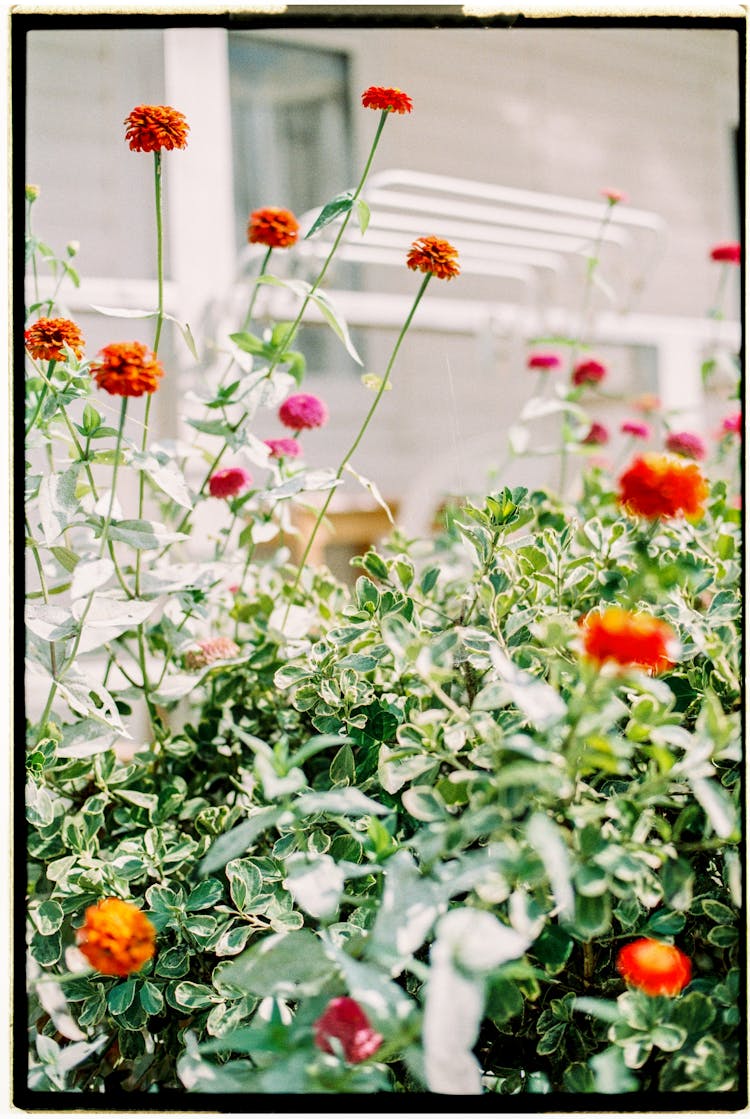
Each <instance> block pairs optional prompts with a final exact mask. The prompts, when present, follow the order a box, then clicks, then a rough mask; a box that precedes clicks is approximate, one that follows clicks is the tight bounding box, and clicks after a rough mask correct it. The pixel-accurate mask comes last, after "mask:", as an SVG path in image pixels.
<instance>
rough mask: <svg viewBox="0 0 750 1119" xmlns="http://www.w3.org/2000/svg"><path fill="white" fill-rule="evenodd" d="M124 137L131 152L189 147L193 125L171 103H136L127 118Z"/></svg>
mask: <svg viewBox="0 0 750 1119" xmlns="http://www.w3.org/2000/svg"><path fill="white" fill-rule="evenodd" d="M124 123H125V124H126V125H127V130H126V132H125V139H126V140H127V141H128V144H129V145H130V150H131V152H160V151H161V150H162V148H165V149H166V150H167V151H172V149H173V148H185V147H187V134H188V132H189V131H190V125H189V124H188V123H187V121H186V120H185V117H184V114H183V113H180V112H178V111H177V109H173V108H171V106H169V105H136V107H135V108H134V109H133V111H132V112H131V113H129V114H128V116H127V117H126V118H125V121H124Z"/></svg>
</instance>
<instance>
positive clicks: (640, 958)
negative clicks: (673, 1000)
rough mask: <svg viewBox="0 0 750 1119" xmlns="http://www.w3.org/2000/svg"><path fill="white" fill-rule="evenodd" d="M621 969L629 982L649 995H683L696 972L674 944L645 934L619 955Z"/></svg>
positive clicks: (621, 972) (622, 974)
mask: <svg viewBox="0 0 750 1119" xmlns="http://www.w3.org/2000/svg"><path fill="white" fill-rule="evenodd" d="M617 970H618V971H619V973H620V975H621V976H622V977H623V979H624V980H625V982H626V983H630V985H631V986H633V987H638V988H640V990H641V991H645V992H646V994H647V995H679V993H680V991H681V990H682V989H683V988H684V987H687V985H688V983H689V982H690V976H691V974H692V967H691V964H690V960H689V958H688V957H687V956H686V955H685V953H684V952H681V951H680V949H679V948H675V946H674V945H673V944H662V942H661V941H660V940H650V939H649V938H648V937H643V938H642V939H641V940H634V941H633V943H632V944H626V945H625V947H624V948H621V949H620V952H619V954H618V956H617Z"/></svg>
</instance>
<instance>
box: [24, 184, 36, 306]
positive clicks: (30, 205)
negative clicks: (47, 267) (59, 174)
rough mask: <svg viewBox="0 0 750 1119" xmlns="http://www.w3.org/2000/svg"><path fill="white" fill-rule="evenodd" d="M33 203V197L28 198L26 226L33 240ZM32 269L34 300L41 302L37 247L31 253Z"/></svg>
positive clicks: (29, 236)
mask: <svg viewBox="0 0 750 1119" xmlns="http://www.w3.org/2000/svg"><path fill="white" fill-rule="evenodd" d="M33 205H34V203H33V201H31V199H27V202H26V228H27V230H28V234H27V236H28V238H29V240H30V241H31V240H33V234H32V232H31V207H32V206H33ZM31 271H32V273H33V276H34V302H35V303H38V302H39V273H38V270H37V263H36V249H34V251H33V252H32V254H31Z"/></svg>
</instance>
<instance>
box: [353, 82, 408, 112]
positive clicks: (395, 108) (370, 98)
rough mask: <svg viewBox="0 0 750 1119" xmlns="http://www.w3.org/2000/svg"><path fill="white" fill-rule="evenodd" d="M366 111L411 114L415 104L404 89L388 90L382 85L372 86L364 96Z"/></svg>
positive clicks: (363, 102)
mask: <svg viewBox="0 0 750 1119" xmlns="http://www.w3.org/2000/svg"><path fill="white" fill-rule="evenodd" d="M362 104H363V106H364V107H365V109H381V110H382V111H383V112H386V113H410V112H411V111H412V109H413V108H414V102H413V101H412V99H411V97H409V95H408V94H406V93H404V91H403V90H402V89H386V88H385V87H383V86H381V85H371V86H370V87H369V89H366V90H365V92H364V93H363V94H362Z"/></svg>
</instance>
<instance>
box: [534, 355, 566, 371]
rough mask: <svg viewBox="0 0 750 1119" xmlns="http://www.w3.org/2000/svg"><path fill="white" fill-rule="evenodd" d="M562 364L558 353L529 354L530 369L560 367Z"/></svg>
mask: <svg viewBox="0 0 750 1119" xmlns="http://www.w3.org/2000/svg"><path fill="white" fill-rule="evenodd" d="M560 365H561V362H560V358H559V357H558V356H557V354H529V357H528V360H527V362H526V366H527V368H528V369H559V368H560Z"/></svg>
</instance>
